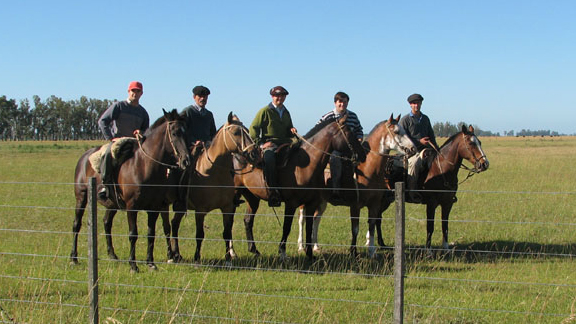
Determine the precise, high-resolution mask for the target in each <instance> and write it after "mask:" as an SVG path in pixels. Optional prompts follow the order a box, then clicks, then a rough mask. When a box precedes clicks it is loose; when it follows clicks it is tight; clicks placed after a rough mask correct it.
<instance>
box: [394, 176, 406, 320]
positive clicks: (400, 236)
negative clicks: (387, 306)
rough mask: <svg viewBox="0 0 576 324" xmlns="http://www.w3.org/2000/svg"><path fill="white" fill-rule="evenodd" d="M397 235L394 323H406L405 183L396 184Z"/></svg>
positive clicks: (395, 248) (395, 244)
mask: <svg viewBox="0 0 576 324" xmlns="http://www.w3.org/2000/svg"><path fill="white" fill-rule="evenodd" d="M394 189H395V201H396V235H395V240H394V323H395V324H402V323H403V322H404V275H405V264H404V263H405V261H406V258H405V255H404V237H405V233H406V231H405V227H404V226H405V209H404V207H405V206H404V182H396V184H395V185H394Z"/></svg>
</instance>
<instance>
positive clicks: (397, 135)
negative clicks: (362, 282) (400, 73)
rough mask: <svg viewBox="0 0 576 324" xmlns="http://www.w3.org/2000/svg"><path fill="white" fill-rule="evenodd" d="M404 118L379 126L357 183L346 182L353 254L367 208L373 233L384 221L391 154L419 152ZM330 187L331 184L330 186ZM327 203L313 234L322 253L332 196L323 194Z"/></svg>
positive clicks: (369, 139) (301, 247)
mask: <svg viewBox="0 0 576 324" xmlns="http://www.w3.org/2000/svg"><path fill="white" fill-rule="evenodd" d="M399 120H400V115H398V117H397V118H396V119H394V118H392V115H391V116H390V118H389V119H388V120H385V121H382V122H380V123H378V124H377V125H376V126H375V127H374V128H373V129H372V131H371V132H370V134H368V137H367V138H366V143H368V145H369V147H370V151H369V152H368V155H367V156H366V161H364V162H362V163H360V164H359V165H358V167H357V170H356V175H357V176H356V183H355V182H354V180H353V179H351V178H345V179H342V188H343V189H345V190H342V196H343V198H344V200H345V202H346V206H349V207H350V220H351V222H352V242H351V245H350V253H351V254H352V255H356V254H357V250H356V241H357V237H358V231H359V229H358V227H359V221H360V210H361V209H362V208H363V207H368V224H369V227H370V228H371V229H372V231H373V230H374V228H375V225H376V222H377V221H378V220H380V217H381V214H382V213H381V209H382V207H381V204H382V198H383V195H384V193H385V191H384V190H386V189H390V188H389V187H388V182H387V181H386V178H387V176H388V175H387V169H388V168H389V165H390V164H389V163H390V162H391V159H392V155H390V151H391V150H394V151H397V152H399V153H400V154H413V153H415V152H416V147H415V146H414V144H413V143H412V140H410V137H408V135H407V134H406V131H405V130H404V128H402V126H401V125H400V124H399V123H398V121H399ZM327 186H328V187H330V185H329V184H327ZM323 192H324V193H326V194H324V195H323V200H322V203H321V204H320V206H319V208H318V210H317V211H316V213H315V214H314V230H313V233H312V241H313V243H314V247H313V249H314V250H316V251H317V250H319V249H320V248H319V247H318V227H319V224H320V219H321V217H322V214H323V213H324V211H325V210H326V207H327V202H330V200H329V196H328V193H329V191H323ZM303 216H304V215H303V213H302V209H300V220H299V225H300V226H299V229H300V231H299V235H298V250H299V251H302V250H304V245H303V244H302V234H303V226H302V225H303V218H304V217H303ZM374 252H375V248H374V244H373V242H372V244H371V245H370V247H369V255H370V256H373V255H374Z"/></svg>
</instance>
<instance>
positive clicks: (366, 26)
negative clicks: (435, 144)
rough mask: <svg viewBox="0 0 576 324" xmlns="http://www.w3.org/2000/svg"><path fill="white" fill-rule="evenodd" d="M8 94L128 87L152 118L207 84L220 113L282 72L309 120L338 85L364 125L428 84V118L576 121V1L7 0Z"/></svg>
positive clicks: (294, 105)
mask: <svg viewBox="0 0 576 324" xmlns="http://www.w3.org/2000/svg"><path fill="white" fill-rule="evenodd" d="M2 10H3V15H2V16H3V17H2V19H1V20H0V30H1V31H2V32H0V44H1V46H2V50H1V52H0V71H2V77H1V78H0V95H6V96H7V97H8V98H13V99H17V100H20V99H25V98H31V97H32V96H33V95H38V96H40V97H41V98H42V99H46V98H47V97H48V96H50V95H56V96H58V97H61V98H63V99H64V100H72V99H78V98H80V96H83V95H84V96H87V97H89V98H99V99H125V98H126V88H127V85H128V83H129V82H130V81H132V80H140V81H142V82H143V84H144V95H143V97H142V99H141V103H142V105H143V106H144V107H145V108H146V109H147V110H148V112H149V114H150V116H151V119H153V120H154V119H156V118H157V117H159V116H160V114H161V110H162V108H166V109H172V108H177V109H178V110H182V109H183V108H184V107H185V106H187V105H189V104H190V103H191V102H192V94H191V89H192V88H193V87H194V86H195V85H199V84H202V85H205V86H207V87H209V88H210V90H211V92H212V94H211V95H210V97H209V102H208V106H207V107H208V109H210V110H211V111H212V112H213V113H214V115H215V118H216V124H217V126H220V125H221V124H222V123H223V122H224V121H225V118H226V116H227V115H228V112H230V111H233V112H234V113H236V114H237V115H238V116H239V117H240V119H241V120H242V121H244V123H245V124H250V122H251V121H252V118H253V117H254V115H255V113H256V111H257V110H258V109H259V108H261V107H263V106H264V105H266V104H267V103H268V102H269V101H270V96H269V94H268V91H269V89H270V88H272V87H273V86H276V85H283V86H284V87H285V88H287V89H288V91H290V95H289V96H288V98H287V100H286V102H285V104H286V106H287V107H288V109H289V110H290V112H291V114H292V118H293V121H294V124H295V126H296V127H297V128H298V130H299V132H300V133H302V134H303V133H305V132H306V131H307V130H308V129H310V128H311V127H312V126H313V125H314V124H315V123H316V121H317V120H318V119H319V118H320V116H321V115H322V114H324V113H325V112H327V111H329V110H330V109H332V108H333V96H334V94H335V93H336V92H337V91H344V92H346V93H348V94H349V95H350V97H351V100H350V105H349V106H348V108H349V109H350V110H352V111H354V112H356V113H357V114H358V116H359V118H360V120H361V122H362V124H363V126H364V129H365V133H368V132H369V131H370V129H372V127H373V126H374V125H375V124H376V123H377V122H379V121H381V120H384V119H387V118H388V117H389V116H390V114H391V113H394V115H397V114H403V115H404V114H407V113H408V112H409V106H408V104H407V102H406V98H407V97H408V95H410V94H412V93H414V92H417V93H421V94H422V95H423V96H424V98H425V100H424V104H423V106H422V111H423V112H424V113H426V114H427V115H428V116H429V117H430V119H431V120H432V122H433V123H434V122H445V121H449V122H452V123H454V124H455V123H458V122H460V121H464V122H466V123H469V124H475V125H478V126H480V128H482V129H484V130H490V131H493V132H500V133H501V134H502V133H503V132H504V131H509V130H514V131H519V130H521V129H531V130H540V129H549V130H553V131H559V132H560V133H565V134H576V126H575V125H574V121H575V120H576V109H575V108H574V107H573V103H572V101H573V99H572V96H573V95H574V93H576V36H575V35H576V23H575V22H574V21H575V19H574V14H575V13H576V1H563V0H557V1H556V0H555V1H530V0H524V1H491V0H488V1H402V2H400V1H337V0H330V1H322V0H316V1H315V0H308V1H201V2H200V1H164V2H161V1H137V2H135V1H131V2H128V1H91V2H84V1H25V0H24V1H10V2H5V3H3V4H2Z"/></svg>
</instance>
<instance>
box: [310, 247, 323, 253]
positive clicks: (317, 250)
mask: <svg viewBox="0 0 576 324" xmlns="http://www.w3.org/2000/svg"><path fill="white" fill-rule="evenodd" d="M312 251H314V252H320V251H322V249H320V247H319V246H318V245H315V246H314V248H313V249H312Z"/></svg>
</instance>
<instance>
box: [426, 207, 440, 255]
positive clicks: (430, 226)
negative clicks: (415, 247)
mask: <svg viewBox="0 0 576 324" xmlns="http://www.w3.org/2000/svg"><path fill="white" fill-rule="evenodd" d="M437 206H438V205H437V204H436V203H433V202H432V203H427V204H426V250H427V251H428V254H429V255H430V254H432V251H431V249H430V248H431V247H432V234H433V233H434V214H435V212H436V207H437Z"/></svg>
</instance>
